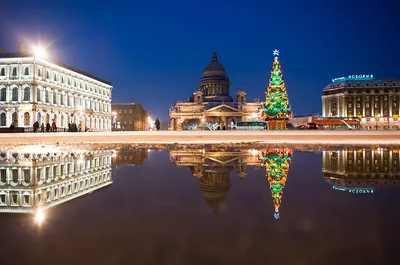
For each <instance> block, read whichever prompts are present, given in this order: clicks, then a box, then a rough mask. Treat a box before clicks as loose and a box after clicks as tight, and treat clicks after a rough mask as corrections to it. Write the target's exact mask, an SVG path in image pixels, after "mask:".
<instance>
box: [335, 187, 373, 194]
mask: <svg viewBox="0 0 400 265" xmlns="http://www.w3.org/2000/svg"><path fill="white" fill-rule="evenodd" d="M332 189H334V190H340V191H347V192H349V193H353V194H372V193H374V189H371V188H347V187H338V186H332Z"/></svg>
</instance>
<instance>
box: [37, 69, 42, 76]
mask: <svg viewBox="0 0 400 265" xmlns="http://www.w3.org/2000/svg"><path fill="white" fill-rule="evenodd" d="M37 75H38V77H41V76H42V70H41V69H40V68H38V70H37Z"/></svg>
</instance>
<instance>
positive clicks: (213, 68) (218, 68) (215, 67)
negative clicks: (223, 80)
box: [203, 52, 226, 76]
mask: <svg viewBox="0 0 400 265" xmlns="http://www.w3.org/2000/svg"><path fill="white" fill-rule="evenodd" d="M215 74H221V75H224V76H226V71H225V67H224V66H223V65H222V64H221V63H220V62H218V57H217V53H216V52H214V53H213V55H212V60H211V62H210V63H209V64H208V65H207V66H206V68H205V69H204V74H203V76H206V75H215Z"/></svg>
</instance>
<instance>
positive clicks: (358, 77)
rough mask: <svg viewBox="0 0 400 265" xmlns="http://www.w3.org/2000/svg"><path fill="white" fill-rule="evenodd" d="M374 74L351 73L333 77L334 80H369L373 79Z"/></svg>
mask: <svg viewBox="0 0 400 265" xmlns="http://www.w3.org/2000/svg"><path fill="white" fill-rule="evenodd" d="M373 79H374V75H349V76H347V77H337V78H333V79H332V82H334V83H335V82H344V81H349V80H359V81H368V80H373Z"/></svg>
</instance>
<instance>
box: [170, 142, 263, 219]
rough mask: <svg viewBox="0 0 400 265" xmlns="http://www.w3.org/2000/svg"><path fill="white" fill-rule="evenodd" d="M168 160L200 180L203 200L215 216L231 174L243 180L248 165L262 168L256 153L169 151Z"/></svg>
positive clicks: (224, 196)
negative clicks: (186, 169) (233, 173)
mask: <svg viewBox="0 0 400 265" xmlns="http://www.w3.org/2000/svg"><path fill="white" fill-rule="evenodd" d="M170 159H171V162H172V163H174V164H175V165H176V166H178V167H188V168H189V169H190V171H191V172H192V174H193V176H194V177H195V178H196V179H198V180H199V182H200V188H201V190H202V192H203V196H204V199H205V201H206V202H207V204H208V205H210V207H211V208H212V210H213V213H214V214H215V215H218V210H219V207H220V206H221V205H222V204H223V203H224V202H225V200H226V196H227V194H228V191H229V188H230V185H231V184H230V176H231V172H232V171H233V170H236V172H237V175H238V176H239V178H241V179H242V178H245V177H246V175H247V169H246V167H247V166H256V167H260V165H261V160H260V158H259V156H258V152H257V151H255V150H249V151H247V150H204V149H192V150H172V151H171V152H170Z"/></svg>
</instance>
